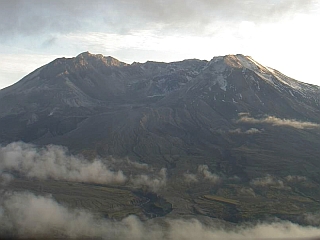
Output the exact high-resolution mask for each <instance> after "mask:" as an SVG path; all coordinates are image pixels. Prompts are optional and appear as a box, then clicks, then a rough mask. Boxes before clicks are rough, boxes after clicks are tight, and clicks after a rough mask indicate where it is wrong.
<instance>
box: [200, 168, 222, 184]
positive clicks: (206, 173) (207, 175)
mask: <svg viewBox="0 0 320 240" xmlns="http://www.w3.org/2000/svg"><path fill="white" fill-rule="evenodd" d="M198 174H200V175H202V176H203V177H204V179H207V180H209V181H211V182H213V183H220V182H221V180H222V179H221V177H220V176H219V175H217V174H215V173H212V172H210V171H209V167H208V165H200V166H199V167H198Z"/></svg>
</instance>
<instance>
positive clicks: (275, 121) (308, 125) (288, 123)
mask: <svg viewBox="0 0 320 240" xmlns="http://www.w3.org/2000/svg"><path fill="white" fill-rule="evenodd" d="M237 122H238V123H253V124H257V123H266V124H270V125H272V126H285V127H293V128H297V129H312V128H320V125H319V124H318V123H313V122H302V121H298V120H295V119H281V118H277V117H274V116H268V117H264V118H260V119H257V118H253V117H250V116H240V119H239V120H237Z"/></svg>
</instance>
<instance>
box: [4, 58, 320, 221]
mask: <svg viewBox="0 0 320 240" xmlns="http://www.w3.org/2000/svg"><path fill="white" fill-rule="evenodd" d="M319 93H320V88H319V87H318V86H313V85H310V84H304V83H301V82H298V81H296V80H293V79H291V78H289V77H287V76H285V75H283V74H281V73H280V72H279V71H277V70H274V69H272V68H268V67H264V66H262V65H261V64H259V63H257V62H256V61H255V60H253V59H252V58H251V57H248V56H244V55H227V56H220V57H214V58H212V59H211V60H210V61H206V60H197V59H190V60H183V61H179V62H172V63H161V62H160V63H158V62H146V63H132V64H125V63H121V62H120V61H118V60H115V59H113V58H112V57H103V56H102V55H92V54H90V53H87V52H86V53H82V54H79V55H78V56H77V57H75V58H69V59H64V58H61V59H57V60H54V61H52V62H51V63H49V64H47V65H45V66H43V67H41V68H38V69H37V70H35V71H34V72H32V73H31V74H29V75H27V76H26V77H25V78H23V79H22V80H21V81H19V82H18V83H16V84H14V85H13V86H11V87H8V88H6V89H4V90H1V91H0V144H1V145H2V146H3V145H6V144H10V143H12V142H19V141H23V142H26V143H30V144H35V145H36V146H38V147H40V148H41V146H48V145H49V146H51V145H52V144H53V145H61V146H64V147H67V148H68V149H69V151H70V153H72V154H80V155H83V156H84V157H85V158H87V159H89V160H93V159H96V158H98V159H102V160H105V159H108V158H112V159H114V162H115V163H116V162H117V161H119V164H122V161H123V160H122V159H129V160H130V161H132V162H135V163H137V164H140V165H142V166H144V167H145V166H150V168H152V169H155V170H154V171H157V172H162V175H161V176H165V181H162V180H163V179H162V180H161V184H164V183H165V184H166V188H163V189H162V190H161V194H162V196H164V197H165V198H166V199H167V200H168V201H169V202H171V203H173V204H175V206H178V207H177V209H174V210H173V212H176V213H177V212H178V213H180V212H182V213H184V214H186V213H188V214H190V213H192V214H200V215H205V216H210V217H218V218H221V219H225V220H228V221H229V220H232V221H242V220H247V219H251V218H252V217H255V218H259V217H261V214H262V213H263V214H266V215H268V216H270V215H271V216H277V217H279V216H282V217H284V218H285V219H291V218H292V216H295V217H297V218H299V216H300V215H299V214H302V213H304V212H305V211H306V210H308V211H315V210H317V211H318V210H319V209H320V208H319V206H318V201H319V200H320V191H319V189H320V177H319V176H320V162H319V159H318V156H319V155H320V147H319V146H320V120H319V119H320V94H319ZM13 145H18V146H19V143H18V144H13ZM9 146H10V145H9ZM24 146H25V145H24ZM32 151H34V150H32ZM129 160H128V161H129ZM140 165H139V166H140ZM162 169H165V170H162ZM121 170H123V171H124V174H126V175H127V176H130V174H131V173H132V172H131V171H132V169H131V168H130V167H128V168H124V169H121ZM134 171H137V173H139V174H144V170H143V169H142V168H141V169H139V170H134ZM153 173H154V174H156V172H153ZM156 175H157V174H156ZM201 179H202V180H201ZM287 179H289V180H290V181H291V180H292V179H293V180H294V181H295V180H297V179H299V181H300V180H301V181H300V182H299V183H296V182H290V181H289V180H287ZM302 180H303V181H302ZM177 195H181V196H177ZM182 196H183V197H182ZM216 196H219V197H218V198H217V197H216ZM221 199H222V200H221ZM228 199H229V200H230V199H231V200H230V201H229V200H228ZM279 199H281V201H280V203H279ZM288 199H289V200H288ZM290 199H291V200H290ZM292 199H293V200H292ZM297 199H298V200H297ZM235 200H236V201H235ZM300 200H301V201H300ZM180 201H183V202H186V201H188V202H189V203H190V204H189V203H188V204H187V205H188V207H183V206H180V205H179V202H180ZM230 203H231V205H230ZM251 203H252V204H253V206H255V207H254V210H252V211H251V210H248V208H249V205H252V204H251ZM237 204H239V205H237ZM248 204H249V205H248ZM250 209H251V208H250ZM261 212H262V213H261ZM178 213H177V214H178Z"/></svg>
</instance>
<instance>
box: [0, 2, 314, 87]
mask: <svg viewBox="0 0 320 240" xmlns="http://www.w3.org/2000/svg"><path fill="white" fill-rule="evenodd" d="M319 25H320V1H319V0H104V1H103V0H87V1H85V0H54V1H53V0H52V1H49V0H48V1H44V0H0V33H1V34H0V62H1V67H0V89H1V88H4V87H6V86H9V85H11V84H13V83H15V82H17V81H18V80H20V79H21V78H22V77H23V76H25V75H26V74H28V73H30V72H31V71H33V70H35V69H36V68H38V67H40V66H42V65H44V64H46V63H48V62H50V61H52V60H54V59H55V58H57V57H74V56H76V55H78V54H79V53H81V52H84V51H89V52H91V53H100V54H103V55H105V56H113V57H115V58H117V59H118V60H120V61H123V62H126V63H132V62H134V61H136V62H146V61H148V60H152V61H163V62H169V61H180V60H183V59H188V58H198V59H205V60H210V59H212V58H213V57H214V56H221V55H227V54H237V53H241V54H244V55H249V56H251V57H253V58H254V59H255V60H256V61H258V62H260V63H261V64H263V65H266V66H269V67H272V68H275V69H277V70H279V71H280V72H282V73H284V74H286V75H288V76H289V77H292V78H295V79H297V80H300V81H303V82H307V83H312V84H316V85H320V77H319V75H318V74H317V72H318V68H319V67H318V64H319V60H318V59H319V57H318V56H320V47H319V43H320V36H319V35H320V34H319V30H318V29H319Z"/></svg>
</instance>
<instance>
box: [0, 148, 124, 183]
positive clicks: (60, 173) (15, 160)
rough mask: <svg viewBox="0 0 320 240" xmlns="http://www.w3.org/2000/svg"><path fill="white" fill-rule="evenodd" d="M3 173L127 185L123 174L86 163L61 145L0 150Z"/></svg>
mask: <svg viewBox="0 0 320 240" xmlns="http://www.w3.org/2000/svg"><path fill="white" fill-rule="evenodd" d="M0 159H1V161H0V172H5V171H9V172H12V171H14V172H18V173H19V174H22V175H24V176H26V177H28V178H37V179H41V180H45V179H54V180H66V181H74V182H90V183H100V184H108V183H124V182H125V181H126V180H127V178H126V176H125V175H124V174H123V172H122V171H120V170H119V171H111V170H110V169H108V166H107V165H106V164H104V163H103V162H101V161H100V160H97V159H95V160H94V161H92V162H89V161H86V160H85V159H84V158H82V157H80V156H73V155H70V154H68V152H67V150H66V149H65V148H64V147H61V146H54V145H48V146H46V147H45V148H37V147H35V146H33V145H31V144H25V143H22V142H14V143H11V144H9V145H7V146H5V147H1V148H0Z"/></svg>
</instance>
